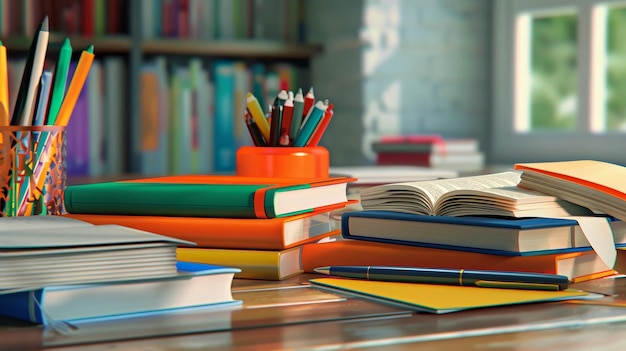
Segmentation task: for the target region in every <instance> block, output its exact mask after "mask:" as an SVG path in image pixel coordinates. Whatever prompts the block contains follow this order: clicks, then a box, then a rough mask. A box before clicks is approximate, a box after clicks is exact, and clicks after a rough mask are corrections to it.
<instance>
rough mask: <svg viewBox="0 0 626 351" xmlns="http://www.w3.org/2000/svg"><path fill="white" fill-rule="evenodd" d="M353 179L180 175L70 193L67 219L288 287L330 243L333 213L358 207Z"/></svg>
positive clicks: (239, 275)
mask: <svg viewBox="0 0 626 351" xmlns="http://www.w3.org/2000/svg"><path fill="white" fill-rule="evenodd" d="M355 180H356V179H354V178H351V177H329V178H311V179H308V178H306V179H305V178H261V177H245V176H236V175H223V176H222V175H180V176H163V177H156V178H143V179H138V180H133V181H116V182H107V183H98V184H85V185H74V186H68V187H67V189H66V191H65V207H66V209H67V212H68V214H66V215H64V216H65V217H67V218H73V219H79V220H82V221H86V222H89V223H94V224H118V225H123V226H127V227H131V228H135V229H140V230H145V231H150V232H154V233H158V234H161V235H167V236H170V237H174V238H178V239H182V240H187V241H190V242H193V243H195V244H196V245H194V246H191V245H184V244H183V245H179V247H178V249H177V258H178V260H180V261H187V262H196V263H207V264H214V265H224V266H230V267H236V268H239V269H240V270H241V272H239V273H237V274H236V275H235V277H236V278H250V279H265V280H282V279H285V278H288V277H292V276H294V275H297V274H300V273H302V272H303V269H302V265H301V261H300V254H301V250H302V247H303V245H304V244H306V243H314V242H318V241H324V240H330V238H332V237H333V236H338V235H339V230H338V229H333V223H332V221H331V216H330V215H331V212H333V211H335V210H339V209H342V208H343V207H345V206H347V205H348V204H351V203H354V201H350V200H348V198H347V192H346V188H347V184H348V183H349V182H352V181H355Z"/></svg>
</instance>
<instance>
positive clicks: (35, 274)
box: [0, 216, 193, 290]
mask: <svg viewBox="0 0 626 351" xmlns="http://www.w3.org/2000/svg"><path fill="white" fill-rule="evenodd" d="M179 244H180V245H193V243H191V242H188V241H184V240H178V239H174V238H171V237H168V236H163V235H158V234H154V233H150V232H146V231H141V230H136V229H131V228H128V227H123V226H119V225H93V224H89V223H86V222H83V221H79V220H75V219H69V218H65V217H59V216H29V217H6V218H0V264H1V265H2V267H3V269H2V272H0V290H4V289H16V288H24V287H28V286H44V285H48V284H53V283H54V284H72V283H85V282H95V281H110V280H119V279H136V278H145V277H148V276H150V277H153V276H162V275H164V274H172V273H173V272H175V271H176V268H175V259H176V247H177V245H179Z"/></svg>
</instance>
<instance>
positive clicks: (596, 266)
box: [302, 239, 626, 282]
mask: <svg viewBox="0 0 626 351" xmlns="http://www.w3.org/2000/svg"><path fill="white" fill-rule="evenodd" d="M624 259H626V258H624ZM324 266H408V267H428V268H457V269H459V268H462V269H480V270H499V271H513V272H536V273H550V274H560V275H565V276H567V277H568V278H569V279H570V280H571V281H575V282H576V281H584V280H589V279H595V278H599V277H603V276H608V275H612V274H615V271H613V270H612V269H609V268H608V267H607V266H606V265H605V264H604V263H603V262H602V260H601V259H600V257H599V256H598V255H597V254H596V253H595V252H594V251H583V252H571V253H563V254H549V255H538V256H500V255H490V254H483V253H476V252H469V251H458V250H444V249H433V248H425V247H416V246H406V245H397V244H386V243H375V242H367V241H361V240H349V239H346V240H339V241H335V242H328V243H314V244H306V245H304V248H303V250H302V267H303V269H304V271H305V272H307V273H313V269H315V268H316V267H324Z"/></svg>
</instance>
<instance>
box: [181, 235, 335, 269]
mask: <svg viewBox="0 0 626 351" xmlns="http://www.w3.org/2000/svg"><path fill="white" fill-rule="evenodd" d="M336 234H337V231H331V232H328V233H327V234H326V235H324V236H323V238H322V239H320V241H327V240H334V238H335V237H337V235H336ZM309 245H313V244H309ZM301 254H302V245H300V246H296V247H292V248H289V249H285V250H246V249H214V248H197V247H179V248H177V249H176V258H177V259H178V260H179V261H186V262H197V263H208V264H214V265H219V266H228V267H236V268H239V269H241V272H240V273H237V274H235V278H244V279H260V280H283V279H287V278H290V277H293V276H296V275H298V274H301V273H303V272H304V270H303V269H302V261H301V259H300V257H301Z"/></svg>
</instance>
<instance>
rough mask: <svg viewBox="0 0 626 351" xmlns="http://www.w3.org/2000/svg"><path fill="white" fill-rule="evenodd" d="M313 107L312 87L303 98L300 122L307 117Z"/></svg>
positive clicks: (313, 95) (313, 94)
mask: <svg viewBox="0 0 626 351" xmlns="http://www.w3.org/2000/svg"><path fill="white" fill-rule="evenodd" d="M313 105H315V93H314V92H313V87H311V88H309V92H308V93H306V95H305V96H304V108H303V109H302V122H304V120H305V119H306V117H307V116H308V115H309V112H311V110H312V109H313Z"/></svg>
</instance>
